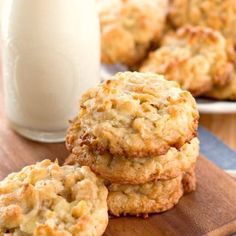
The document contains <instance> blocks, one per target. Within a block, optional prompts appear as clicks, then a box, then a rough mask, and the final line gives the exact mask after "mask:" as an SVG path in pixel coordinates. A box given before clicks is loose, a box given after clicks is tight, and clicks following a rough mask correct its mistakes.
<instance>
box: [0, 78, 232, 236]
mask: <svg viewBox="0 0 236 236" xmlns="http://www.w3.org/2000/svg"><path fill="white" fill-rule="evenodd" d="M0 87H1V82H0ZM1 97H2V94H1V90H0V98H1ZM67 156H68V152H67V151H66V148H65V145H64V143H60V144H42V143H37V142H33V141H29V140H27V139H25V138H22V137H20V136H19V135H17V134H16V133H14V132H13V131H12V130H11V129H10V128H9V127H8V125H7V122H6V120H5V116H4V112H3V105H2V99H0V178H1V179H2V178H3V177H5V176H6V175H7V174H9V173H10V172H12V171H18V170H20V169H21V168H22V167H24V166H25V165H29V164H33V163H35V162H36V161H41V160H43V159H45V158H49V159H52V160H54V159H55V158H58V160H59V161H60V163H63V162H64V160H65V157H67ZM197 178H198V185H197V191H196V192H194V193H191V194H189V195H186V196H184V197H183V198H182V199H181V201H180V202H179V204H178V205H177V206H176V207H175V208H174V209H172V210H170V211H167V212H165V213H162V214H155V215H152V216H150V217H149V218H148V219H140V218H135V217H121V218H112V219H110V221H109V225H108V228H107V230H106V232H105V236H143V235H145V236H158V235H164V236H165V235H173V236H175V235H176V236H178V235H181V236H185V235H186V236H197V235H224V236H225V235H229V234H231V233H233V232H236V181H234V180H233V179H232V178H231V177H230V176H228V175H227V174H225V173H224V172H223V171H222V170H221V169H219V168H218V167H216V166H215V165H213V164H212V163H211V162H209V161H207V160H206V159H205V158H203V157H200V158H199V161H198V164H197Z"/></svg>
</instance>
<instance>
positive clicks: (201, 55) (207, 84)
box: [140, 26, 233, 96]
mask: <svg viewBox="0 0 236 236" xmlns="http://www.w3.org/2000/svg"><path fill="white" fill-rule="evenodd" d="M227 53H228V44H227V42H226V40H225V38H224V37H223V36H222V35H221V34H220V33H219V32H218V31H215V30H212V29H210V28H206V27H193V26H185V27H183V28H180V29H178V30H177V31H176V32H173V33H170V34H168V35H166V36H165V37H164V39H163V42H162V45H161V47H160V48H159V49H157V50H156V51H154V52H151V53H150V54H149V57H148V58H147V59H146V61H144V63H143V65H142V66H141V68H140V71H142V72H146V71H149V72H155V73H159V74H163V75H165V77H166V78H167V79H168V80H174V81H176V82H178V83H179V84H180V86H181V88H183V89H187V90H189V91H190V92H191V93H192V94H193V95H194V96H197V95H201V94H203V93H204V92H206V91H209V90H211V89H212V88H213V86H215V85H218V86H222V85H224V84H225V83H226V82H227V80H230V78H231V76H232V73H233V65H232V64H231V62H230V58H229V57H228V54H227Z"/></svg>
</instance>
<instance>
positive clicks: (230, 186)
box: [105, 157, 236, 236]
mask: <svg viewBox="0 0 236 236" xmlns="http://www.w3.org/2000/svg"><path fill="white" fill-rule="evenodd" d="M197 179H198V185H197V190H196V191H195V192H193V193H191V194H188V195H186V196H184V197H183V198H182V199H181V200H180V202H179V204H178V205H176V207H175V208H174V209H172V210H170V211H167V212H164V213H162V214H154V215H152V216H150V217H149V218H148V219H138V218H135V217H121V218H113V219H111V220H110V222H109V225H108V228H107V231H106V233H105V236H143V235H146V236H157V235H163V236H169V235H170V236H171V235H173V236H178V235H179V236H183V235H189V236H198V235H211V236H214V235H222V236H223V235H224V236H225V235H230V234H232V233H234V232H236V182H235V181H234V180H233V179H232V178H231V177H229V176H228V175H227V174H225V173H224V172H223V171H222V170H221V169H219V168H218V167H216V166H215V165H213V164H212V163H211V162H209V161H208V160H206V159H205V158H202V157H200V158H199V161H198V163H197Z"/></svg>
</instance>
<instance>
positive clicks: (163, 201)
mask: <svg viewBox="0 0 236 236" xmlns="http://www.w3.org/2000/svg"><path fill="white" fill-rule="evenodd" d="M195 188H196V177H195V171H194V168H193V169H191V170H190V173H187V174H186V175H184V176H178V177H176V178H174V179H171V180H159V181H153V182H148V183H145V184H141V185H129V184H125V185H122V184H111V185H110V186H108V191H109V193H108V200H107V201H108V209H109V212H110V213H111V214H113V215H115V216H119V215H126V214H128V215H137V216H139V215H144V216H145V215H146V214H149V213H157V212H163V211H166V210H169V209H171V208H172V207H173V206H174V205H176V204H177V203H178V202H179V199H180V198H181V197H182V196H183V194H184V193H185V192H186V193H188V192H191V191H193V190H195Z"/></svg>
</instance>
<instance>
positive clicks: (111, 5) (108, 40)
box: [98, 0, 168, 66]
mask: <svg viewBox="0 0 236 236" xmlns="http://www.w3.org/2000/svg"><path fill="white" fill-rule="evenodd" d="M167 7H168V1H167V0H152V1H149V0H148V1H147V0H100V1H99V2H98V8H99V13H100V14H99V15H100V26H101V53H102V61H103V62H104V63H108V64H113V63H122V64H126V65H128V66H134V65H136V64H137V63H139V62H140V60H142V59H143V57H144V56H145V55H146V53H147V50H148V49H149V47H150V45H151V44H152V42H154V41H157V40H158V39H159V38H160V37H161V35H162V32H163V28H164V24H165V18H166V14H167Z"/></svg>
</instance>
